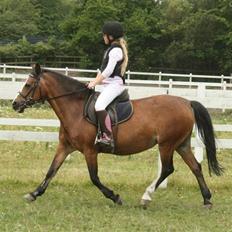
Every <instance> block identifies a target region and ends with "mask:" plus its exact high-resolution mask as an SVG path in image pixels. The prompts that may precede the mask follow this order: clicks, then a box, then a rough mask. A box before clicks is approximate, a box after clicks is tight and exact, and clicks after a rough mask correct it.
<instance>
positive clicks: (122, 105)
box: [84, 92, 133, 126]
mask: <svg viewBox="0 0 232 232" xmlns="http://www.w3.org/2000/svg"><path fill="white" fill-rule="evenodd" d="M99 94H100V93H99V92H94V93H92V94H91V95H90V97H89V98H88V100H87V102H86V104H85V108H84V116H85V118H86V119H87V120H88V121H89V122H90V123H92V124H94V125H95V126H97V116H96V113H95V108H94V106H95V102H96V100H97V98H98V96H99ZM106 110H107V112H108V114H109V115H110V118H111V121H112V126H114V125H116V124H120V123H122V122H125V121H127V120H128V119H130V117H131V116H132V114H133V106H132V103H131V101H130V100H128V101H124V102H118V101H117V99H116V100H114V101H113V102H112V103H111V104H110V105H109V106H108V107H107V108H106Z"/></svg>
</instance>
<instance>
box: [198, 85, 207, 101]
mask: <svg viewBox="0 0 232 232" xmlns="http://www.w3.org/2000/svg"><path fill="white" fill-rule="evenodd" d="M197 97H198V98H204V97H205V84H204V83H200V84H198V88H197Z"/></svg>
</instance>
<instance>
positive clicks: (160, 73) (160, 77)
mask: <svg viewBox="0 0 232 232" xmlns="http://www.w3.org/2000/svg"><path fill="white" fill-rule="evenodd" d="M161 79H162V72H159V87H160V82H161Z"/></svg>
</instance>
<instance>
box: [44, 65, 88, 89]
mask: <svg viewBox="0 0 232 232" xmlns="http://www.w3.org/2000/svg"><path fill="white" fill-rule="evenodd" d="M43 73H49V74H51V76H52V77H53V78H55V79H56V80H57V81H58V82H60V83H62V87H63V88H64V89H66V90H69V91H75V90H78V89H83V88H86V85H85V84H84V83H82V82H80V81H78V80H77V79H74V78H72V77H69V76H66V75H64V74H61V73H59V72H55V71H53V70H48V69H43Z"/></svg>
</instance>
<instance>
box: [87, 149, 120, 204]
mask: <svg viewBox="0 0 232 232" xmlns="http://www.w3.org/2000/svg"><path fill="white" fill-rule="evenodd" d="M84 155H85V159H86V163H87V166H88V170H89V175H90V179H91V181H92V183H93V184H94V185H95V186H97V187H98V189H100V190H101V192H102V193H103V194H104V196H105V197H107V198H109V199H111V200H112V201H113V202H114V203H116V204H119V205H122V200H121V198H120V196H119V195H118V194H114V192H113V191H112V190H110V189H108V188H107V187H105V186H104V185H103V184H102V183H101V182H100V179H99V177H98V163H97V152H95V151H88V152H84Z"/></svg>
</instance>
